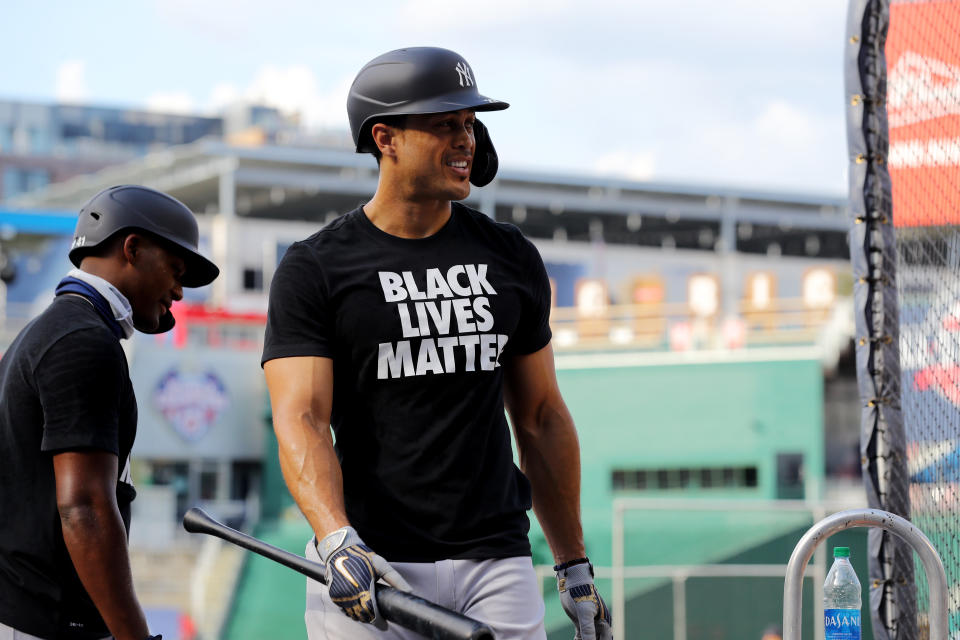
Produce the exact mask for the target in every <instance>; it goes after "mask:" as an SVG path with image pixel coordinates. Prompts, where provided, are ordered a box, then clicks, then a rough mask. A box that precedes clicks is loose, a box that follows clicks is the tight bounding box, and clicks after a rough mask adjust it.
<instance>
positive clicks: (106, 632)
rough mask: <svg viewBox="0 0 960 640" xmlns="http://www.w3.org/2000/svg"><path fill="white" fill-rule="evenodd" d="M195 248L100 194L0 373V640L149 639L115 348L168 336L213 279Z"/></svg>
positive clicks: (173, 207) (135, 202)
mask: <svg viewBox="0 0 960 640" xmlns="http://www.w3.org/2000/svg"><path fill="white" fill-rule="evenodd" d="M197 238H198V233H197V221H196V219H195V218H194V216H193V213H192V212H191V211H190V210H189V209H188V208H187V207H186V206H184V205H183V204H181V203H180V202H178V201H177V200H174V199H173V198H171V197H170V196H167V195H165V194H163V193H160V192H158V191H154V190H152V189H148V188H146V187H140V186H131V185H126V186H119V187H111V188H109V189H106V190H104V191H101V192H100V193H98V194H97V195H95V196H94V197H93V198H92V199H91V200H90V201H89V202H87V203H86V204H85V205H84V206H83V208H82V209H81V210H80V216H79V220H78V221H77V227H76V231H75V233H74V236H73V244H72V247H71V249H70V254H69V257H70V261H71V262H72V263H73V264H74V265H75V266H76V267H77V268H76V269H73V270H71V271H70V272H69V273H68V274H67V277H65V278H64V279H63V280H61V281H60V284H59V285H58V286H57V289H56V296H55V298H54V300H53V302H52V303H51V304H50V306H49V307H47V309H46V310H45V311H44V312H43V313H42V314H40V316H38V317H37V318H35V319H34V320H33V321H31V322H30V323H29V324H28V325H27V326H26V327H25V328H24V329H23V331H21V332H20V334H19V335H18V336H17V337H16V339H15V340H14V341H13V343H12V344H11V345H10V348H9V349H8V350H7V352H6V353H5V354H4V356H3V358H2V359H0V450H2V451H3V453H4V461H3V464H2V465H0V513H2V514H3V526H2V527H0V639H3V640H12V639H17V640H21V639H23V640H32V639H35V638H45V639H50V640H53V639H56V640H93V639H97V640H99V639H101V638H115V639H116V640H144V638H150V637H151V636H150V631H149V630H148V629H147V622H146V619H145V618H144V614H143V610H142V609H141V607H140V604H139V602H138V601H137V596H136V594H135V593H134V590H133V580H132V578H131V575H130V561H129V557H128V555H127V534H128V531H129V527H130V502H131V501H132V500H133V498H134V496H135V494H136V492H135V490H134V488H133V484H132V482H131V479H130V460H129V454H130V449H131V447H132V446H133V440H134V436H135V434H136V430H137V405H136V399H135V398H134V394H133V387H132V385H131V383H130V377H129V372H128V370H127V360H126V357H125V355H124V352H123V349H122V348H121V345H120V341H121V340H123V339H127V338H130V336H131V335H133V331H134V329H137V330H139V331H142V332H144V333H160V332H163V331H168V330H169V329H170V328H172V327H173V324H174V318H173V315H172V314H171V313H170V306H171V304H172V303H173V301H174V300H179V299H180V298H181V297H182V294H183V287H198V286H202V285H205V284H208V283H209V282H211V281H212V280H213V279H214V278H215V277H216V276H217V274H218V273H219V271H218V269H217V267H216V266H215V265H214V264H213V263H212V262H210V261H209V260H207V259H206V258H204V257H203V256H202V255H200V254H199V253H198V252H197ZM152 637H153V638H159V637H160V636H152Z"/></svg>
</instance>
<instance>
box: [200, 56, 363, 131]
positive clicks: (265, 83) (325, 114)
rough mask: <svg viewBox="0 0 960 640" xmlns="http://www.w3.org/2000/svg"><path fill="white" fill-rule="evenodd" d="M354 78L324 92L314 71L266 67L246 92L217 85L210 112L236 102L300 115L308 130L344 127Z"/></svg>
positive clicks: (261, 69) (245, 89) (257, 73)
mask: <svg viewBox="0 0 960 640" xmlns="http://www.w3.org/2000/svg"><path fill="white" fill-rule="evenodd" d="M352 81H353V78H352V77H347V78H343V79H341V80H340V82H339V83H337V84H336V85H335V86H334V87H333V88H331V89H327V90H324V88H322V87H321V86H320V82H319V80H318V78H317V75H316V74H315V73H314V71H313V70H312V69H311V68H310V67H308V66H306V65H290V66H278V65H264V66H261V67H260V68H259V69H257V71H256V72H255V74H254V77H253V80H251V81H250V84H248V85H247V86H246V87H244V88H238V87H237V86H235V85H233V84H229V83H221V84H218V85H216V86H215V87H214V88H213V90H212V91H211V92H210V97H209V99H208V102H207V109H208V110H209V111H212V112H219V111H220V110H222V109H223V108H224V107H226V106H227V105H230V104H233V103H236V102H249V103H255V104H263V105H268V106H271V107H276V108H277V109H279V110H280V111H281V112H283V113H285V114H294V113H296V114H299V115H300V120H301V122H302V123H303V124H304V125H305V126H306V127H307V128H308V129H320V128H331V127H344V126H346V124H347V115H346V113H347V111H346V100H347V91H348V90H349V88H350V83H351V82H352Z"/></svg>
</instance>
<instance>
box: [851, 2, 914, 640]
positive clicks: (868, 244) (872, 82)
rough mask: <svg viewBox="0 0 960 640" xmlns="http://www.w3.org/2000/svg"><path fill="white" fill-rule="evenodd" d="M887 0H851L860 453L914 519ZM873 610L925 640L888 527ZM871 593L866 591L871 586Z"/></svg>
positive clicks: (880, 544)
mask: <svg viewBox="0 0 960 640" xmlns="http://www.w3.org/2000/svg"><path fill="white" fill-rule="evenodd" d="M889 15H890V14H889V3H888V0H852V1H851V3H850V12H849V16H848V22H847V37H848V38H849V41H848V44H847V59H846V94H847V95H846V97H847V105H848V118H847V144H848V148H849V151H850V212H851V218H852V221H851V227H850V260H851V263H852V266H853V276H854V283H855V284H854V314H855V316H856V318H855V320H856V329H857V337H856V341H857V342H856V354H857V382H858V387H859V391H860V400H861V403H862V407H863V409H862V414H861V422H860V425H861V426H860V452H861V467H862V469H863V480H864V484H865V486H866V492H867V502H868V504H869V506H870V507H873V508H879V509H883V510H885V511H890V512H892V513H895V514H897V515H900V516H902V517H904V518H907V519H909V518H910V497H909V493H908V487H909V477H908V475H907V463H906V444H905V442H906V438H905V434H904V427H903V419H902V414H901V410H900V354H899V329H898V321H899V320H898V318H899V313H898V304H897V285H896V265H897V251H896V241H895V237H894V231H893V211H892V202H891V195H890V175H889V173H888V172H887V151H888V146H889V145H888V138H887V112H886V105H885V101H886V93H887V87H886V85H887V69H886V58H885V56H884V45H885V42H886V36H887V25H888V21H889ZM868 536H869V538H868V541H869V542H868V549H869V554H870V558H869V566H870V579H869V582H868V583H866V584H864V586H865V587H868V588H869V594H870V615H871V621H872V623H873V629H874V637H875V638H876V639H877V640H908V639H909V640H915V639H916V638H917V621H916V620H917V615H916V586H915V583H914V576H913V572H914V565H913V554H912V551H911V549H910V547H909V546H908V545H906V544H905V543H903V542H902V541H901V540H899V539H898V538H897V537H896V536H894V535H891V534H890V533H889V532H887V531H884V530H880V529H871V530H870V532H869V534H868ZM865 591H866V589H865Z"/></svg>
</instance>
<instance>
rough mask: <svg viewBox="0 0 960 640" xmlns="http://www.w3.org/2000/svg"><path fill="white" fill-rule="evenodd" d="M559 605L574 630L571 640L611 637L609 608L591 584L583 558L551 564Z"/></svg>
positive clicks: (607, 638) (591, 577) (588, 571)
mask: <svg viewBox="0 0 960 640" xmlns="http://www.w3.org/2000/svg"><path fill="white" fill-rule="evenodd" d="M554 570H555V571H556V572H557V589H558V590H559V591H560V604H561V605H562V606H563V610H564V611H565V612H566V613H567V616H568V617H569V618H570V619H571V620H573V624H574V626H575V627H576V629H577V633H576V635H575V636H574V640H611V639H612V638H613V630H612V628H611V627H612V625H613V622H612V619H611V616H610V609H609V608H608V607H607V604H606V603H605V602H604V601H603V598H601V597H600V593H599V592H597V588H596V587H595V586H594V585H593V565H591V564H590V562H589V561H587V560H586V559H584V561H583V562H580V563H577V564H569V563H566V564H562V565H557V566H556V567H554Z"/></svg>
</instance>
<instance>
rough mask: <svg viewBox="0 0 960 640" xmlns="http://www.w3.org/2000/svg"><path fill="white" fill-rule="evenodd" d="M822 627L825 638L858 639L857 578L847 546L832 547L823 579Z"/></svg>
mask: <svg viewBox="0 0 960 640" xmlns="http://www.w3.org/2000/svg"><path fill="white" fill-rule="evenodd" d="M823 629H824V637H825V638H826V640H860V581H859V580H857V573H856V572H855V571H854V570H853V566H852V565H851V564H850V549H849V547H834V548H833V566H832V567H830V571H829V572H828V573H827V579H826V580H825V581H824V583H823Z"/></svg>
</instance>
